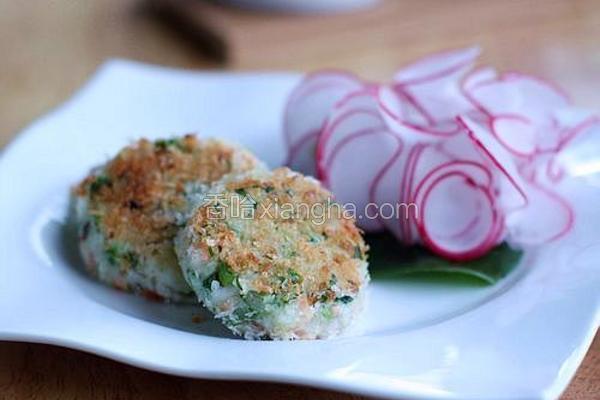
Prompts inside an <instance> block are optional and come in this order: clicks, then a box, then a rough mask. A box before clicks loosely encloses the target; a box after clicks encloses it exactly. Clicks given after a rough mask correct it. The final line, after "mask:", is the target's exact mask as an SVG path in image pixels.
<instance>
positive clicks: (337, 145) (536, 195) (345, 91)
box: [284, 48, 600, 260]
mask: <svg viewBox="0 0 600 400" xmlns="http://www.w3.org/2000/svg"><path fill="white" fill-rule="evenodd" d="M478 54H479V51H478V49H477V48H469V49H462V50H457V51H450V52H445V53H440V54H435V55H432V56H429V57H427V58H424V59H421V60H419V61H417V62H415V63H413V64H411V65H409V66H407V67H404V68H402V69H401V70H399V71H398V72H397V73H396V75H395V76H394V78H393V81H392V82H391V83H386V84H379V83H372V82H367V81H364V80H362V79H360V78H359V77H357V76H354V75H352V74H350V73H346V72H341V71H321V72H316V73H312V74H310V75H307V76H306V77H305V78H304V79H303V80H302V82H301V83H300V84H299V86H297V87H296V88H295V90H294V91H293V93H292V94H291V97H290V99H289V102H288V104H287V108H286V111H285V125H284V130H285V135H286V141H287V146H288V149H289V158H288V164H289V166H290V167H291V168H293V169H296V170H299V171H302V172H304V173H306V174H309V175H314V176H316V177H317V178H319V179H320V180H321V181H322V182H323V183H324V185H325V186H327V187H328V188H329V189H330V190H331V191H332V192H333V193H334V194H335V196H336V199H337V200H338V201H340V202H341V203H350V204H353V206H354V207H355V209H356V210H357V213H358V214H357V222H358V223H359V225H360V226H361V227H362V228H363V229H364V230H365V231H367V232H373V231H380V230H384V229H387V230H389V231H391V232H392V233H393V234H394V235H395V236H396V237H397V238H398V239H399V240H400V241H402V242H404V243H406V244H407V245H410V244H415V243H421V244H423V245H425V246H426V247H427V248H429V249H430V250H432V251H433V252H435V253H437V254H438V255H441V256H443V257H445V258H448V259H451V260H469V259H473V258H477V257H480V256H482V255H484V254H485V253H486V252H488V251H489V250H490V249H491V248H493V247H494V246H496V245H497V244H499V243H500V242H502V241H504V240H507V241H509V242H510V243H512V244H513V245H517V246H525V245H528V244H539V243H545V242H547V241H551V240H554V239H557V238H560V237H561V236H563V235H564V234H566V233H567V232H568V231H569V229H570V228H571V226H572V224H573V221H574V213H573V209H572V207H571V206H570V204H569V202H568V201H567V199H566V198H564V197H562V196H560V195H559V194H558V193H556V192H555V191H554V190H553V187H554V186H555V184H556V183H557V182H559V181H560V180H561V179H562V178H563V177H564V175H565V174H564V169H563V168H562V166H561V164H560V163H559V162H557V160H558V158H557V156H558V155H559V154H560V153H561V151H563V149H564V148H565V147H567V146H568V145H569V144H570V143H571V142H572V141H573V140H574V139H575V138H576V137H579V136H580V135H583V134H584V133H586V132H588V133H589V131H590V130H591V129H592V128H594V129H597V127H598V124H599V123H600V122H599V120H598V118H597V117H595V116H593V115H590V114H589V113H586V112H582V111H580V110H578V109H575V108H573V107H572V105H571V103H570V101H569V99H568V97H567V96H566V95H565V94H564V93H563V92H562V91H561V90H560V89H558V88H557V87H555V86H554V85H553V84H551V83H549V82H546V81H544V80H542V79H539V78H536V77H533V76H529V75H525V74H520V73H504V74H498V73H497V72H496V71H495V70H494V69H492V68H478V69H473V67H474V64H475V62H476V59H477V56H478ZM368 204H371V205H373V204H375V205H377V206H378V207H381V209H379V211H381V213H380V215H378V216H377V218H372V215H373V214H375V213H376V211H377V209H376V208H374V207H371V208H368V207H369V206H367V205H368ZM384 204H385V206H384ZM391 205H404V206H401V207H396V209H395V210H392V208H390V207H391ZM366 207H367V208H366ZM384 207H385V210H384ZM364 210H369V213H365V212H363V211H364ZM398 210H400V211H403V210H404V211H406V212H396V211H398ZM384 211H385V215H383V214H384ZM392 211H394V212H392ZM371 212H372V213H371Z"/></svg>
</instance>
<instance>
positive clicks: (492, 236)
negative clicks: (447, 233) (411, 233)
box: [417, 171, 501, 261]
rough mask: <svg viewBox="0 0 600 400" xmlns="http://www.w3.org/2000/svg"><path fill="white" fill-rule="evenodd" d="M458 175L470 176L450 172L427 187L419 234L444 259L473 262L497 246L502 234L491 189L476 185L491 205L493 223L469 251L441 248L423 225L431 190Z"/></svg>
mask: <svg viewBox="0 0 600 400" xmlns="http://www.w3.org/2000/svg"><path fill="white" fill-rule="evenodd" d="M456 175H458V176H462V177H464V178H465V179H468V178H469V176H468V175H467V174H465V173H463V172H460V171H450V172H447V173H444V174H442V175H440V176H438V177H436V178H435V179H434V181H433V182H431V183H430V184H429V185H428V186H427V187H426V189H425V193H424V194H423V199H422V201H421V202H420V207H419V209H422V211H420V214H421V221H420V222H419V223H418V225H417V227H418V229H419V233H420V235H421V238H422V240H423V243H425V244H426V245H427V246H428V247H429V248H430V249H431V250H432V251H433V252H435V253H436V254H438V255H440V256H442V257H445V258H447V259H450V260H453V261H468V260H472V259H475V258H478V257H481V256H483V255H484V254H486V253H487V252H488V251H489V250H490V249H491V248H492V247H493V246H494V245H495V244H496V241H497V239H498V237H499V232H501V230H498V229H497V226H498V222H499V220H501V219H500V218H499V216H498V210H497V209H496V207H495V203H494V197H493V194H492V193H491V190H490V188H486V187H482V186H480V185H476V187H477V188H478V189H480V190H481V192H482V193H483V194H484V196H485V198H486V199H487V201H488V203H489V205H490V210H491V217H492V221H491V223H490V230H489V231H488V234H487V235H486V237H484V238H483V240H482V241H481V242H480V243H478V244H477V245H476V246H473V247H472V248H470V249H467V250H464V251H460V252H454V251H450V250H448V249H446V248H444V247H442V246H439V245H438V244H436V242H435V240H434V239H433V238H432V237H431V235H430V234H429V232H428V230H427V227H426V226H425V224H424V223H423V220H424V219H425V207H424V205H425V203H426V202H427V198H428V196H429V194H430V192H431V190H432V189H433V188H434V187H435V186H436V185H437V183H439V182H440V181H442V180H444V179H446V178H447V177H449V176H456Z"/></svg>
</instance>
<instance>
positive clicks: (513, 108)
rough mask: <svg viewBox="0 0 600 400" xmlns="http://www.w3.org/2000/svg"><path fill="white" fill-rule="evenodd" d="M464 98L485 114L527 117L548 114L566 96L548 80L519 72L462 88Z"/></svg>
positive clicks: (534, 118)
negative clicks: (466, 97)
mask: <svg viewBox="0 0 600 400" xmlns="http://www.w3.org/2000/svg"><path fill="white" fill-rule="evenodd" d="M466 91H467V92H468V98H469V99H470V100H471V101H472V102H474V104H475V106H477V108H479V109H481V110H483V111H485V112H486V113H487V114H488V115H490V116H494V115H506V114H510V115H520V116H523V117H524V118H527V119H529V120H531V121H540V120H542V121H543V120H545V119H548V118H551V117H552V112H553V110H555V109H560V108H564V107H568V106H569V99H568V98H566V97H565V96H564V95H563V93H562V92H560V91H558V90H557V89H556V88H555V87H554V86H551V85H549V84H548V83H546V82H544V81H542V80H540V79H537V78H534V77H530V76H528V75H523V74H515V73H512V74H505V75H502V76H500V77H499V78H494V79H490V80H487V81H480V82H478V83H477V84H474V85H471V86H470V87H469V88H466Z"/></svg>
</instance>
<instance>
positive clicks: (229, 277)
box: [217, 261, 236, 287]
mask: <svg viewBox="0 0 600 400" xmlns="http://www.w3.org/2000/svg"><path fill="white" fill-rule="evenodd" d="M217 277H218V280H219V283H221V286H223V287H225V286H231V285H233V284H234V282H235V279H236V274H235V273H234V272H233V271H232V270H231V269H230V268H229V266H228V265H227V264H225V263H224V262H222V261H220V262H219V265H218V266H217Z"/></svg>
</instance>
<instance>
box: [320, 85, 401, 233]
mask: <svg viewBox="0 0 600 400" xmlns="http://www.w3.org/2000/svg"><path fill="white" fill-rule="evenodd" d="M401 149H402V142H401V140H400V139H399V138H398V136H397V135H395V134H393V133H392V132H390V131H389V130H388V129H387V127H386V125H385V124H384V123H383V120H382V119H381V117H380V115H379V113H378V111H377V107H376V104H375V100H374V98H373V96H372V95H371V94H370V93H368V92H365V93H357V94H355V95H352V96H351V97H349V98H347V99H345V100H344V101H342V102H340V103H339V104H338V105H337V106H336V107H335V109H334V111H333V113H332V115H331V116H330V118H329V119H328V121H327V123H326V125H325V127H324V129H323V134H322V135H321V137H320V138H319V143H318V150H317V162H318V166H319V177H320V178H321V180H322V181H323V183H324V184H325V185H326V186H327V187H328V188H329V189H330V190H331V191H332V192H333V193H334V194H335V196H336V199H337V200H338V201H340V202H342V203H351V204H352V205H353V207H354V208H355V209H356V211H357V216H356V217H357V223H358V224H359V226H361V227H362V228H363V229H365V230H368V231H373V230H378V229H381V227H382V226H381V223H380V222H379V220H377V219H372V218H369V215H366V214H365V211H366V210H367V205H368V204H369V203H370V202H371V201H372V195H373V192H374V190H375V189H374V188H375V184H376V183H377V181H378V180H379V179H380V176H381V174H382V173H383V171H384V170H385V169H386V168H387V167H388V165H389V163H390V162H391V160H393V158H394V157H395V156H396V154H398V153H399V152H400V151H401ZM375 155H376V156H375Z"/></svg>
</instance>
